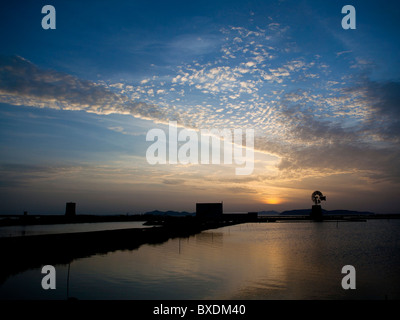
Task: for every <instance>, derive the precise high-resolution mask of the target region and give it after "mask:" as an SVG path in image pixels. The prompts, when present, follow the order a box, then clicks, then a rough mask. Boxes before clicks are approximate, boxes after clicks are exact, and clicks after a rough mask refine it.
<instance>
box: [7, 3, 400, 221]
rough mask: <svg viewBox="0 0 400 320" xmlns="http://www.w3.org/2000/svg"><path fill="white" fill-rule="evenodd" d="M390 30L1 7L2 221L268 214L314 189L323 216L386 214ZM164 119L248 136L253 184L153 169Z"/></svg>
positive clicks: (173, 6)
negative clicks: (162, 213)
mask: <svg viewBox="0 0 400 320" xmlns="http://www.w3.org/2000/svg"><path fill="white" fill-rule="evenodd" d="M46 4H51V5H53V6H54V7H55V9H56V29H55V30H44V29H42V27H41V20H42V18H43V17H44V14H42V13H41V8H42V7H43V6H44V5H46ZM346 4H352V5H353V6H354V7H355V9H356V29H355V30H344V29H343V28H342V27H341V20H342V18H343V16H344V15H343V14H342V13H341V9H342V7H343V6H344V5H346ZM399 18H400V5H399V4H398V3H397V2H396V1H384V2H377V1H352V2H351V3H348V2H347V1H189V2H188V1H85V2H84V3H81V2H78V1H51V2H49V3H47V2H42V1H14V2H12V3H11V2H10V3H8V4H2V5H1V10H0V30H1V31H0V33H1V42H2V44H1V46H0V125H1V126H0V154H1V158H0V170H1V171H2V181H0V188H1V189H2V193H1V197H0V201H1V203H2V205H1V206H0V212H1V213H21V212H23V211H24V210H27V211H29V212H32V213H60V214H61V213H63V212H64V209H65V208H64V206H65V202H67V201H74V202H77V208H78V213H101V214H105V213H126V212H131V213H140V212H145V211H150V210H154V209H159V210H170V209H171V210H179V211H181V210H182V211H183V210H186V211H194V210H195V203H196V202H204V201H224V205H225V208H226V210H227V211H250V210H259V211H262V210H278V211H280V210H286V209H294V208H307V207H309V206H310V205H311V201H310V195H311V193H312V192H313V191H314V190H319V189H320V190H321V191H322V192H323V193H324V194H326V195H327V200H328V201H327V202H326V204H325V203H324V206H325V207H326V208H327V209H355V210H370V211H376V212H398V208H399V204H400V202H399V200H398V190H399V177H400V170H399V167H400V166H399V134H400V124H399V116H400V112H399V110H400V109H399V107H400V106H399V103H400V95H399V92H400V90H399V89H400V82H399V71H400V59H399V51H400V50H399V49H400V48H399V45H400V43H399V40H398V31H399V30H400V19H399ZM169 121H177V122H178V124H179V126H180V127H181V128H191V129H193V130H197V129H200V128H216V129H223V128H228V129H253V130H255V147H254V149H255V162H254V165H255V167H254V172H253V173H252V174H251V175H249V176H242V177H240V176H236V175H235V171H234V169H233V168H232V166H229V165H205V164H199V165H181V164H178V165H172V164H167V165H150V164H149V163H148V162H147V161H146V150H147V148H148V147H149V145H150V144H151V143H149V142H148V141H146V133H147V132H148V131H149V130H151V129H153V128H161V129H163V130H167V124H168V122H169ZM388 199H390V201H388Z"/></svg>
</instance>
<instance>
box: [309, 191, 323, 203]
mask: <svg viewBox="0 0 400 320" xmlns="http://www.w3.org/2000/svg"><path fill="white" fill-rule="evenodd" d="M311 200H312V202H314V203H315V205H319V204H320V203H321V201H326V197H325V196H324V195H323V194H322V192H321V191H314V192H313V193H312V195H311Z"/></svg>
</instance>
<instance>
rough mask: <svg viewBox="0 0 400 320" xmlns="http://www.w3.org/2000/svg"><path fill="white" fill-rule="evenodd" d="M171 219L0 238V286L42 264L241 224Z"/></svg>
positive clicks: (67, 260)
mask: <svg viewBox="0 0 400 320" xmlns="http://www.w3.org/2000/svg"><path fill="white" fill-rule="evenodd" d="M242 222H243V221H232V222H206V221H198V220H197V219H174V221H173V222H165V223H164V224H163V225H162V226H158V227H150V228H134V229H116V230H102V231H87V232H76V233H57V234H43V235H29V236H16V237H5V238H0V248H1V254H2V267H1V269H0V284H1V283H3V282H4V281H5V280H6V279H7V278H8V277H9V276H12V275H15V274H18V273H21V272H23V271H26V270H28V269H33V268H39V267H41V266H43V265H47V264H49V265H57V264H64V265H65V264H69V263H71V262H72V261H73V260H75V259H79V258H85V257H89V256H92V255H95V254H106V253H109V252H113V251H117V250H136V249H138V248H139V247H140V246H141V245H143V244H151V245H157V244H161V243H164V242H165V241H168V240H169V239H172V238H180V237H188V236H191V235H194V234H197V233H200V232H202V231H205V230H210V229H216V228H220V227H224V226H229V225H234V224H238V223H242Z"/></svg>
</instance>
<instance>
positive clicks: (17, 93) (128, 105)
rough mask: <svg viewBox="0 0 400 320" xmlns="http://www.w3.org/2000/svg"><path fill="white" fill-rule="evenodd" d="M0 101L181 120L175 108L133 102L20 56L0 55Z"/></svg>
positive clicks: (98, 85) (40, 106)
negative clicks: (38, 65) (173, 109)
mask: <svg viewBox="0 0 400 320" xmlns="http://www.w3.org/2000/svg"><path fill="white" fill-rule="evenodd" d="M0 102H2V103H8V104H12V105H26V106H33V107H39V108H44V107H47V108H52V109H60V110H83V111H86V112H91V113H96V114H104V115H107V114H112V113H118V114H130V115H132V116H135V117H140V118H145V119H153V120H160V121H165V120H166V119H171V118H175V119H179V115H178V114H174V112H171V110H168V109H163V108H160V107H158V106H155V105H150V104H147V103H144V102H135V101H132V100H130V99H129V97H128V96H126V95H122V94H118V93H115V92H113V91H111V90H110V89H109V88H107V87H106V86H104V85H102V84H96V83H94V82H91V81H88V80H82V79H79V78H77V77H74V76H72V75H69V74H66V73H61V72H58V71H54V70H44V69H41V68H39V67H37V66H36V65H34V64H33V63H31V62H30V61H28V60H26V59H24V58H22V57H19V56H12V57H6V56H1V57H0Z"/></svg>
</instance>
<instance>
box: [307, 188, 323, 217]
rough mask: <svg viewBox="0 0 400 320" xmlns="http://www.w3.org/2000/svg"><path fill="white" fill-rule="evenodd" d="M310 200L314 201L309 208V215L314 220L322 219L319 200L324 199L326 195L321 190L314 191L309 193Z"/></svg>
mask: <svg viewBox="0 0 400 320" xmlns="http://www.w3.org/2000/svg"><path fill="white" fill-rule="evenodd" d="M311 200H312V202H314V205H313V206H312V209H311V214H310V217H311V218H312V219H314V220H315V221H322V219H323V217H322V208H321V205H320V203H321V201H326V196H324V195H323V194H322V192H321V191H314V192H313V193H312V195H311Z"/></svg>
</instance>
